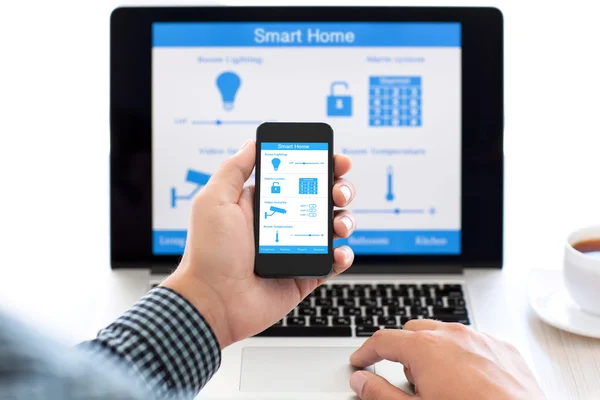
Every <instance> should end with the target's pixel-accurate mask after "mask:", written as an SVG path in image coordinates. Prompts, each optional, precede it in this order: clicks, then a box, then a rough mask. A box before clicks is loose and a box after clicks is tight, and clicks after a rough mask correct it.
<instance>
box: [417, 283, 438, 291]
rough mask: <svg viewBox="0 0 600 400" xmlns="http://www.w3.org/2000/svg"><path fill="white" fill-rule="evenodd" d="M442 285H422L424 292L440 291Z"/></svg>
mask: <svg viewBox="0 0 600 400" xmlns="http://www.w3.org/2000/svg"><path fill="white" fill-rule="evenodd" d="M439 288H440V285H438V284H437V283H424V284H422V285H421V289H423V290H429V289H436V290H437V289H439Z"/></svg>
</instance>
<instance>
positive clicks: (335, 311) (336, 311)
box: [321, 307, 340, 316]
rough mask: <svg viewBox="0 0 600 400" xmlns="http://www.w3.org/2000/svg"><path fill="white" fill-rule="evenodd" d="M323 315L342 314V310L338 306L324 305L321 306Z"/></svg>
mask: <svg viewBox="0 0 600 400" xmlns="http://www.w3.org/2000/svg"><path fill="white" fill-rule="evenodd" d="M321 315H334V316H338V315H340V310H339V309H338V308H337V307H336V308H334V307H323V308H321Z"/></svg>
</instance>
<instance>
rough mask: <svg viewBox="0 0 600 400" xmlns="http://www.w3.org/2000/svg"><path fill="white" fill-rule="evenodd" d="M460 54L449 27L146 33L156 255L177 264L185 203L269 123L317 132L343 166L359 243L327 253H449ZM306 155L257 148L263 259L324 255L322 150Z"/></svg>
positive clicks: (457, 209) (168, 26)
mask: <svg viewBox="0 0 600 400" xmlns="http://www.w3.org/2000/svg"><path fill="white" fill-rule="evenodd" d="M461 51H462V50H461V25H460V24H459V23H452V22H440V23H431V22H410V23H408V22H401V23H396V22H394V23H387V22H386V23H383V22H382V23H328V22H315V23H311V22H300V23H296V22H281V23H279V22H231V23H229V22H227V23H225V22H219V23H212V22H185V23H163V22H159V23H154V24H153V25H152V229H153V252H154V254H172V255H173V254H174V255H177V254H181V253H182V252H183V250H184V247H185V241H186V237H187V226H188V219H189V215H190V212H191V206H192V202H191V199H192V198H193V197H194V196H195V195H196V194H197V193H198V192H199V191H200V190H202V188H203V187H204V185H206V183H207V182H208V180H209V179H210V177H211V175H212V174H213V173H214V172H215V171H216V170H217V168H218V167H219V166H220V165H221V163H223V161H225V160H227V159H228V158H229V157H231V155H232V154H234V153H235V152H236V151H237V150H238V148H239V146H241V144H242V143H244V142H245V141H246V140H247V139H248V138H252V137H254V136H255V134H256V128H257V127H258V126H259V125H260V124H261V123H263V122H268V121H279V122H325V123H327V124H329V125H331V126H332V128H333V130H334V132H335V148H334V149H333V150H334V152H337V153H342V154H346V155H348V156H350V157H351V158H352V163H353V167H352V170H351V171H350V173H349V174H348V175H347V176H346V178H347V179H349V180H351V181H352V182H353V183H354V185H355V187H356V191H357V195H356V198H355V199H354V201H353V202H352V204H351V205H350V206H349V209H350V210H351V211H352V212H353V213H354V215H355V219H356V223H357V230H356V231H355V232H354V234H353V235H352V236H351V237H350V238H348V239H343V240H336V241H335V242H334V246H337V245H340V244H347V245H349V246H351V247H352V248H353V250H354V252H355V253H356V254H367V255H403V254H407V255H421V254H423V255H429V254H440V255H441V254H460V252H461ZM305 144H306V145H308V148H296V147H289V148H288V147H287V146H288V145H295V143H292V144H290V143H287V142H285V141H281V142H279V143H265V144H264V145H268V146H267V147H265V148H261V149H259V151H260V154H261V156H260V162H261V163H262V164H261V166H262V168H261V176H260V177H256V179H259V180H261V188H262V191H261V199H260V209H259V210H255V211H256V212H258V213H260V215H259V217H260V221H261V226H260V227H259V230H260V236H259V250H260V251H261V252H263V253H286V252H287V253H293V252H298V253H319V252H326V251H327V249H326V246H327V238H326V235H327V232H326V217H327V214H326V209H325V208H324V206H323V204H325V203H323V202H324V201H326V200H325V199H326V196H327V193H326V192H325V182H326V180H325V177H326V174H327V171H326V168H327V162H326V161H327V160H326V156H327V150H326V149H325V150H324V149H321V148H320V147H321V146H322V145H323V144H322V143H321V144H319V143H316V144H315V143H305ZM279 145H281V146H282V147H281V148H279ZM269 146H274V147H273V148H270V147H269ZM257 161H259V160H257ZM309 162H314V163H316V164H309ZM321 162H322V163H323V164H319V163H321ZM302 163H306V164H302ZM321 168H322V169H321ZM254 180H255V176H254V175H252V176H251V177H250V178H249V180H248V182H247V183H248V184H252V183H254Z"/></svg>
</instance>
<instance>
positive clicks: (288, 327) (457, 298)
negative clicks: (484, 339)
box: [257, 284, 470, 337]
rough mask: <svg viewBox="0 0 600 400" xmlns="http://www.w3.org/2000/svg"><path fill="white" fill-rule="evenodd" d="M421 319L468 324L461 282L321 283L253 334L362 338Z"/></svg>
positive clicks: (399, 327)
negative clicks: (283, 316) (272, 322)
mask: <svg viewBox="0 0 600 400" xmlns="http://www.w3.org/2000/svg"><path fill="white" fill-rule="evenodd" d="M422 318H432V319H437V320H440V321H443V322H458V323H461V324H464V325H470V321H469V315H468V311H467V306H466V300H465V297H464V293H463V288H462V285H460V284H420V285H419V284H354V285H352V284H328V285H323V286H321V287H319V288H318V289H317V290H316V291H315V292H313V293H311V294H310V295H309V296H308V297H307V298H306V299H304V300H303V301H302V303H300V304H299V305H298V307H296V308H295V309H293V310H292V311H291V312H290V313H289V314H288V315H287V316H286V317H285V318H283V319H282V320H281V321H279V322H277V323H276V324H275V325H273V326H272V327H270V328H268V329H267V330H265V331H263V332H261V333H259V334H258V335H257V336H266V337H269V336H270V337H315V336H324V337H352V336H356V337H365V336H371V335H372V334H373V333H375V332H376V331H377V330H379V329H383V328H388V329H401V328H402V326H403V325H404V324H405V323H407V322H408V321H410V320H411V319H422Z"/></svg>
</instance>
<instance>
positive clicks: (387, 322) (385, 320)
mask: <svg viewBox="0 0 600 400" xmlns="http://www.w3.org/2000/svg"><path fill="white" fill-rule="evenodd" d="M377 324H378V325H383V326H385V327H388V326H397V325H398V321H396V318H394V317H377Z"/></svg>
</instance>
